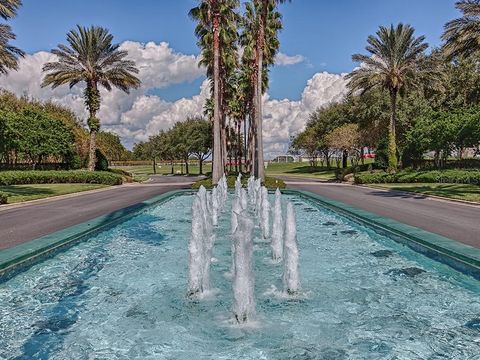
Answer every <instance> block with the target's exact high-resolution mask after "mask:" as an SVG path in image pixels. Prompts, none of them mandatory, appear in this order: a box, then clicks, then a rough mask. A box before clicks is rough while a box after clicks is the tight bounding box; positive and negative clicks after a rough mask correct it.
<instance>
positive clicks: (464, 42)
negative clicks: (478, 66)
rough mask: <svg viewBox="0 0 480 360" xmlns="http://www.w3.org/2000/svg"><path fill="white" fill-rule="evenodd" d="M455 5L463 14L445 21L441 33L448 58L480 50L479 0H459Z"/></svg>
mask: <svg viewBox="0 0 480 360" xmlns="http://www.w3.org/2000/svg"><path fill="white" fill-rule="evenodd" d="M455 7H456V8H457V9H458V10H460V11H461V12H462V14H463V16H462V17H460V18H458V19H454V20H452V21H449V22H448V23H446V24H445V26H444V32H443V34H442V39H443V40H444V42H445V44H444V46H443V50H444V53H445V55H446V56H447V58H448V59H450V60H451V59H453V58H455V57H470V56H472V55H475V53H477V52H478V51H480V41H479V34H480V0H460V1H457V2H456V3H455Z"/></svg>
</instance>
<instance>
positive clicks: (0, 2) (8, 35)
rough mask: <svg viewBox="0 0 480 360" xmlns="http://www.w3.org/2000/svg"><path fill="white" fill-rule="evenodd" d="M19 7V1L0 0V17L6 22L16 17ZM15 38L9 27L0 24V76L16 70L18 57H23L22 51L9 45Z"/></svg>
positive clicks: (20, 3)
mask: <svg viewBox="0 0 480 360" xmlns="http://www.w3.org/2000/svg"><path fill="white" fill-rule="evenodd" d="M21 5H22V2H21V1H20V0H0V17H1V18H3V19H4V20H8V19H10V18H12V17H14V16H16V15H17V10H18V8H19V7H20V6H21ZM15 38H16V37H15V34H14V33H13V32H12V28H11V27H10V26H9V25H6V24H0V74H6V73H7V72H8V70H17V69H18V57H23V56H25V53H24V52H23V51H22V50H20V49H18V48H17V47H15V46H12V45H10V44H9V41H10V40H15Z"/></svg>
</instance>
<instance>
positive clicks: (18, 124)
mask: <svg viewBox="0 0 480 360" xmlns="http://www.w3.org/2000/svg"><path fill="white" fill-rule="evenodd" d="M0 118H1V119H2V122H1V123H3V125H2V127H3V130H4V132H3V137H4V138H6V139H8V143H7V144H8V146H9V151H13V152H14V153H15V156H16V158H17V159H18V158H20V159H21V160H26V161H28V162H29V163H31V164H32V165H33V167H34V168H35V167H36V166H37V165H39V164H41V163H42V162H44V161H46V160H49V159H50V160H53V161H54V162H64V161H65V159H66V158H67V157H70V156H71V154H72V153H73V143H74V137H73V134H72V132H71V131H69V129H68V128H67V126H66V125H65V124H63V123H62V122H61V121H58V120H54V119H50V118H48V117H47V116H46V115H45V114H44V113H42V112H39V111H32V110H25V111H23V112H1V113H0Z"/></svg>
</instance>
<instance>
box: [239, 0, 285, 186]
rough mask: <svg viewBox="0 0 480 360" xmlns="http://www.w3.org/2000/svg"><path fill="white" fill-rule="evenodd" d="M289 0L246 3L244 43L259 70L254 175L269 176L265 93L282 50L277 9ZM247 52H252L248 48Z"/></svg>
mask: <svg viewBox="0 0 480 360" xmlns="http://www.w3.org/2000/svg"><path fill="white" fill-rule="evenodd" d="M286 1H287V0H252V2H251V3H247V4H246V13H245V17H244V19H245V24H244V27H245V29H246V32H244V34H243V36H244V46H248V45H247V44H249V45H250V52H251V53H252V55H253V57H252V60H253V65H254V70H255V73H254V74H253V79H252V80H253V98H254V101H253V104H252V105H253V107H252V110H253V114H252V115H253V118H252V123H253V129H254V134H253V136H252V139H253V143H252V147H253V154H252V155H253V163H252V165H253V167H252V169H251V170H252V175H254V176H255V177H257V178H260V179H262V180H264V179H265V167H264V156H263V118H262V116H263V114H262V95H263V93H264V91H265V90H266V87H267V86H265V81H266V83H267V84H268V72H267V71H266V70H267V69H268V66H270V65H272V64H273V61H274V57H275V54H276V53H277V52H278V48H279V42H278V38H277V35H278V31H279V30H280V29H281V28H282V23H281V15H280V13H278V11H276V8H277V5H278V4H279V3H284V2H286ZM246 50H247V54H248V52H249V50H248V49H246Z"/></svg>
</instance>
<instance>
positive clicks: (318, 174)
mask: <svg viewBox="0 0 480 360" xmlns="http://www.w3.org/2000/svg"><path fill="white" fill-rule="evenodd" d="M266 173H267V175H271V176H279V175H280V176H281V175H284V176H297V177H303V178H321V179H325V180H332V179H335V169H334V168H331V169H327V168H326V167H320V166H316V167H312V166H310V164H309V163H300V162H296V163H272V164H268V167H267V169H266Z"/></svg>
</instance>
